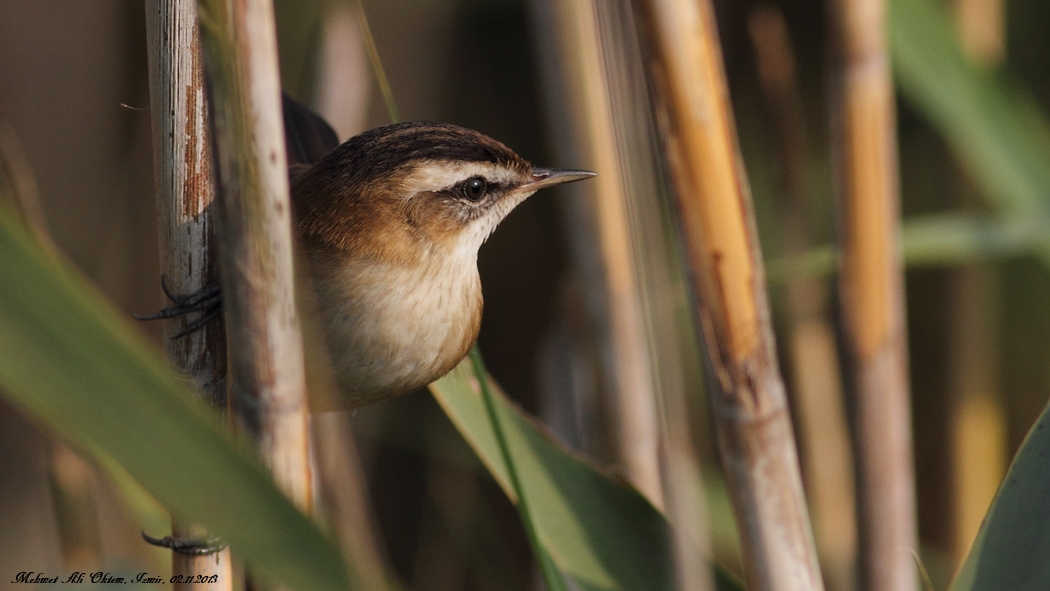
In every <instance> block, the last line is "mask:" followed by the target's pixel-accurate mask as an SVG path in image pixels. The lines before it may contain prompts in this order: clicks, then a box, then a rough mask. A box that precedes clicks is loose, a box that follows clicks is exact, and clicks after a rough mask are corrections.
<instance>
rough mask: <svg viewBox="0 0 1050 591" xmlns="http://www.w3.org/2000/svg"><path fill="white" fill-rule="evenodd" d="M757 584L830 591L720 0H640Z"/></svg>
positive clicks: (723, 448) (732, 481)
mask: <svg viewBox="0 0 1050 591" xmlns="http://www.w3.org/2000/svg"><path fill="white" fill-rule="evenodd" d="M635 6H636V7H637V12H638V14H639V15H641V17H642V22H641V25H642V26H641V28H642V32H643V37H644V38H645V40H646V45H647V48H648V54H649V60H650V68H649V73H650V76H651V82H652V87H653V90H654V92H655V95H656V114H657V121H658V123H659V127H660V132H661V136H662V138H663V144H664V152H665V156H666V158H667V161H668V168H669V170H670V173H671V177H672V181H673V186H674V189H675V194H676V198H677V203H678V209H679V216H680V227H681V229H682V233H683V240H684V244H685V254H686V258H687V260H688V263H689V265H690V266H691V278H692V281H693V285H692V287H693V292H694V295H695V297H696V300H697V311H696V318H697V320H698V324H699V331H700V333H701V334H702V339H703V342H704V343H705V348H706V352H707V359H708V363H709V373H708V376H709V382H710V388H709V390H708V395H709V401H710V405H711V408H712V413H713V419H714V423H715V431H716V437H717V440H718V444H719V453H720V455H721V457H722V465H723V468H724V469H725V473H726V481H727V484H728V485H729V489H730V493H731V496H732V499H733V506H734V510H735V513H736V516H737V523H738V525H739V530H740V537H741V544H742V547H743V548H742V549H743V554H744V562H745V572H746V577H747V583H748V587H749V588H750V589H752V590H755V591H759V590H767V589H768V590H778V591H779V590H785V591H786V590H804V589H822V588H823V583H822V581H821V574H820V569H819V567H818V565H817V558H816V551H815V549H814V545H813V536H812V533H811V531H810V525H809V515H808V512H807V510H806V505H805V499H804V497H803V492H802V481H801V476H800V474H799V466H798V456H797V454H796V451H795V449H796V446H795V440H794V434H793V432H792V427H791V420H790V417H789V415H788V407H787V399H786V395H785V391H784V384H783V379H782V378H781V376H780V369H779V367H778V365H777V360H776V354H775V351H774V342H773V334H772V327H771V324H770V319H769V303H768V300H767V296H766V293H765V274H764V271H763V268H762V258H761V255H760V252H759V248H758V241H757V238H756V236H755V221H754V212H753V210H752V204H751V196H750V190H749V188H748V183H747V178H746V176H745V175H744V167H743V163H742V162H741V159H740V155H739V149H738V146H737V139H736V129H735V126H734V123H733V115H732V110H731V107H730V105H729V101H728V95H729V91H728V89H727V87H726V82H725V73H724V71H723V65H722V57H721V51H720V48H719V43H718V34H717V30H716V28H715V20H714V12H713V9H712V7H711V4H710V2H706V1H700V2H696V1H693V0H636V2H635Z"/></svg>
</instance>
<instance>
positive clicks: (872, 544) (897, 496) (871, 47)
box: [829, 0, 918, 591]
mask: <svg viewBox="0 0 1050 591" xmlns="http://www.w3.org/2000/svg"><path fill="white" fill-rule="evenodd" d="M885 17H886V4H885V2H883V1H882V0H836V1H834V2H831V3H830V4H829V22H830V28H831V36H832V38H834V39H835V41H836V45H837V47H836V51H835V52H834V54H833V55H834V60H833V68H834V72H833V74H832V80H833V85H834V87H833V99H832V100H833V105H834V107H833V111H834V113H833V123H832V130H833V147H834V149H835V152H834V154H833V155H834V157H835V159H836V162H835V164H836V170H837V176H838V182H839V188H838V193H839V196H838V198H839V202H840V204H841V206H840V208H839V209H840V229H839V235H840V238H839V240H840V251H841V253H842V254H841V259H840V265H841V270H840V277H839V294H840V299H841V301H842V326H843V333H844V335H843V336H844V339H845V342H844V347H843V348H844V350H845V353H846V356H847V363H848V366H849V367H850V369H851V371H852V374H851V376H852V382H853V383H852V386H853V391H852V395H853V396H854V401H855V402H854V405H853V407H854V417H853V421H854V438H855V442H856V447H855V453H856V457H857V483H858V511H859V524H860V555H861V557H860V571H861V581H862V585H861V588H862V589H865V590H867V591H910V590H914V589H915V588H916V585H917V578H916V576H915V565H914V561H913V558H912V555H911V552H912V551H915V550H917V549H918V542H917V539H916V535H917V531H916V530H917V528H916V517H915V477H914V469H913V467H912V449H911V409H910V396H909V391H908V375H907V351H906V349H907V343H906V341H905V320H904V291H903V283H904V280H903V270H902V261H901V256H900V237H899V226H900V219H899V217H900V215H899V211H898V207H899V206H898V186H897V185H898V180H897V161H896V158H897V145H896V117H895V113H894V102H893V101H894V97H893V84H892V81H891V79H890V68H889V56H888V54H887V52H886V27H885V22H886V18H885Z"/></svg>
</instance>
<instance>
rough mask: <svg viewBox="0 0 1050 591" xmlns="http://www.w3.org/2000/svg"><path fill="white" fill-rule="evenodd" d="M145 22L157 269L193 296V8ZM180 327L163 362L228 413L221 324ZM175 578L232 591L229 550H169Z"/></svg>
mask: <svg viewBox="0 0 1050 591" xmlns="http://www.w3.org/2000/svg"><path fill="white" fill-rule="evenodd" d="M146 23H147V27H146V31H147V35H148V43H149V47H150V52H149V57H150V104H151V107H152V108H151V110H150V113H151V116H152V118H153V154H154V158H153V160H154V174H155V180H156V190H157V212H158V216H159V218H160V219H159V222H160V223H159V227H160V232H159V235H160V253H161V259H162V260H161V268H162V269H164V277H166V281H167V285H168V288H169V289H170V290H172V291H173V292H174V293H177V294H190V293H194V292H196V291H198V290H200V289H202V288H203V287H204V286H206V285H208V284H209V283H214V282H215V281H216V275H217V260H216V256H215V245H214V232H213V225H212V210H211V206H212V202H213V200H214V196H215V193H214V185H213V177H212V167H211V149H210V146H209V141H210V138H209V134H208V133H207V126H206V121H207V112H206V101H205V96H204V95H205V93H204V78H203V75H202V70H201V55H200V41H199V37H198V29H197V7H196V3H195V2H194V1H193V0H149V1H148V2H147V3H146ZM185 324H186V319H185V318H180V319H172V320H169V321H167V322H166V323H165V334H166V335H167V336H168V337H169V338H166V339H165V346H166V349H167V352H168V357H169V358H170V359H171V360H172V363H173V364H174V365H175V366H176V367H177V368H179V369H180V370H181V371H182V372H184V373H185V374H187V375H188V376H189V378H190V380H191V382H192V383H193V384H194V385H195V386H196V387H197V390H198V391H199V392H200V393H201V395H202V396H203V397H204V398H205V399H206V401H208V402H209V403H210V404H211V405H212V406H213V407H215V408H216V409H217V411H218V412H225V392H223V391H222V388H221V384H222V378H223V377H224V376H225V373H226V338H225V334H224V333H223V329H222V325H221V323H216V322H212V323H209V324H208V325H206V326H205V327H204V328H203V329H201V330H199V331H195V332H193V333H191V334H188V335H185V336H184V337H181V338H178V339H173V338H170V337H171V335H174V334H175V333H177V332H179V331H180V330H182V328H184V327H185ZM172 535H173V536H174V537H177V538H190V539H206V538H207V537H208V534H207V532H206V531H205V530H204V529H203V528H201V527H200V526H197V525H193V524H187V523H180V522H178V521H173V523H172ZM172 574H173V575H176V576H180V577H181V579H182V580H184V581H196V580H211V575H213V574H217V575H218V577H216V579H215V582H214V583H200V584H193V585H191V584H188V583H187V584H179V585H176V586H175V588H176V589H182V588H187V589H188V588H193V589H201V590H203V589H207V590H215V591H218V590H222V589H231V588H232V584H233V577H232V571H231V564H230V551H229V549H228V548H227V549H223V550H220V551H219V552H218V553H216V554H214V555H192V554H184V553H181V552H172ZM198 575H200V576H198Z"/></svg>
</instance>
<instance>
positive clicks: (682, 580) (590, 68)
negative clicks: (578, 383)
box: [558, 1, 714, 590]
mask: <svg viewBox="0 0 1050 591" xmlns="http://www.w3.org/2000/svg"><path fill="white" fill-rule="evenodd" d="M566 12H568V14H563V15H559V17H558V23H564V24H565V27H564V28H563V37H565V38H566V40H567V42H566V43H565V45H566V46H567V48H566V51H567V52H568V54H567V56H566V59H565V62H567V63H570V64H571V63H576V64H578V65H579V66H580V67H581V68H582V69H584V71H585V73H584V74H583V75H577V76H572V77H571V78H570V80H572V81H576V83H577V84H580V83H584V84H586V85H587V86H588V87H589V88H588V89H587V90H586V91H584V92H578V93H571V94H573V95H579V96H580V97H581V98H583V99H584V100H581V101H579V103H580V104H578V105H576V109H577V112H579V113H581V115H579V116H578V119H579V120H580V121H582V122H584V123H586V124H590V126H591V130H592V131H589V132H588V133H581V134H579V136H580V137H587V138H589V140H590V142H589V148H590V152H591V153H592V154H595V155H597V156H601V157H600V158H598V159H596V160H595V164H594V166H595V170H600V171H601V175H602V176H603V177H610V178H609V183H610V184H611V185H613V186H614V187H615V192H614V191H612V190H611V189H612V187H609V188H607V187H603V186H601V185H600V184H599V185H593V186H592V188H594V189H597V190H598V191H600V193H599V196H598V198H599V199H600V201H599V202H598V203H597V206H598V208H599V213H600V215H599V216H596V217H597V219H598V221H599V224H600V225H601V226H605V229H604V230H603V231H601V232H600V233H599V234H600V235H602V234H604V235H608V234H609V233H610V232H613V233H615V234H614V235H613V236H612V238H611V240H606V241H605V242H606V243H608V242H611V243H612V244H613V245H616V244H617V243H623V245H624V246H625V247H626V251H627V252H623V253H617V252H616V249H611V248H609V247H605V248H604V249H603V250H604V252H605V260H606V261H607V263H606V264H607V265H608V266H611V265H612V264H613V261H616V260H618V261H620V262H619V263H618V264H619V265H620V266H622V267H623V268H624V269H625V270H628V271H629V272H630V277H631V285H630V287H631V289H632V292H633V293H632V294H630V295H631V299H632V300H633V301H632V302H630V304H631V308H633V309H637V312H636V314H638V316H639V317H638V318H637V319H636V320H633V322H636V323H638V325H639V326H638V327H637V329H636V330H637V331H638V332H637V333H636V335H637V336H635V339H636V340H635V344H634V346H633V348H632V349H630V351H633V355H635V356H637V357H638V360H639V363H644V370H645V375H644V377H645V378H646V380H647V389H648V392H646V396H645V399H649V400H650V402H649V403H648V404H649V405H650V407H652V406H654V405H655V407H656V412H655V413H654V415H655V416H654V417H653V419H651V420H653V421H654V423H655V424H654V425H653V429H654V430H656V433H657V435H658V441H657V443H658V445H659V447H658V451H659V460H660V461H659V477H660V484H661V487H662V489H663V499H662V500H663V503H662V505H663V507H664V509H665V511H666V512H667V514H668V516H669V519H670V520H671V522H672V523H674V524H675V527H674V528H673V530H672V536H673V539H672V547H673V549H674V550H673V551H674V564H675V580H676V582H677V585H678V587H679V588H681V589H697V590H701V589H710V588H713V587H714V581H713V578H712V570H711V568H710V565H709V561H710V559H711V556H712V551H711V547H710V546H711V543H710V535H709V531H708V521H707V513H706V508H707V503H706V499H705V495H704V490H703V481H702V478H701V474H700V464H699V459H698V457H697V454H696V449H695V448H694V446H693V438H692V425H691V424H690V415H691V413H690V409H689V402H688V400H687V394H686V391H687V388H686V384H685V381H686V377H685V374H686V371H685V364H686V363H688V362H687V361H686V360H685V356H686V355H684V354H683V352H682V351H681V349H682V345H683V343H682V341H681V339H682V336H683V335H682V332H681V330H680V327H679V322H680V319H681V318H682V316H683V315H687V314H688V307H687V306H683V305H682V304H683V302H684V301H685V300H686V299H687V296H686V294H685V293H684V289H683V285H682V277H681V270H680V267H679V266H678V264H677V258H678V257H677V253H674V252H672V249H671V248H670V246H671V241H670V240H668V237H669V236H671V235H673V230H672V229H671V224H670V223H669V222H670V217H669V216H668V215H667V213H668V211H667V209H668V208H667V205H668V204H667V203H666V202H665V200H664V197H665V195H666V191H665V190H664V188H663V186H662V183H661V182H660V177H661V174H662V165H661V164H660V157H659V145H658V142H657V140H656V139H655V134H654V131H655V130H654V128H653V120H652V117H651V113H652V105H651V102H650V100H649V95H648V93H647V91H646V80H645V68H644V66H643V60H642V55H641V47H640V46H639V41H638V37H637V27H636V25H635V20H634V15H633V13H632V10H631V6H630V3H629V2H626V1H621V2H593V1H591V2H576V3H575V5H574V7H573V8H572V9H571V11H566ZM565 29H568V30H567V31H566V30H565ZM576 56H581V57H582V58H585V59H576ZM569 57H572V58H573V59H567V58H569ZM595 129H597V130H598V131H600V133H595V132H594V131H593V130H595ZM613 177H615V178H613ZM613 197H616V199H613ZM601 209H605V210H606V212H605V213H604V214H601ZM610 210H611V211H610ZM618 218H619V219H620V220H621V221H617V219H618ZM610 222H616V223H610ZM614 255H615V256H614ZM632 259H633V260H632ZM680 296H681V297H680ZM621 305H622V304H621ZM612 309H613V310H614V311H615V309H616V308H615V307H612ZM628 311H630V310H628ZM624 316H625V318H623V320H622V321H621V322H622V323H623V324H625V325H627V326H630V324H628V323H627V322H626V321H628V320H631V319H630V318H629V315H626V314H625V315H624ZM636 396H637V394H636ZM634 420H636V421H637V420H638V419H637V418H635V419H634Z"/></svg>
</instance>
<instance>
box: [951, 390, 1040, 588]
mask: <svg viewBox="0 0 1050 591" xmlns="http://www.w3.org/2000/svg"><path fill="white" fill-rule="evenodd" d="M1047 458H1050V406H1047V408H1045V409H1043V414H1042V415H1041V416H1040V417H1039V420H1038V421H1036V423H1035V426H1033V427H1032V430H1031V431H1029V432H1028V436H1027V437H1025V440H1024V443H1023V444H1022V445H1021V449H1020V451H1018V452H1017V455H1016V456H1014V461H1013V465H1011V466H1010V470H1009V471H1008V472H1007V473H1006V478H1005V479H1004V480H1003V483H1002V484H1001V485H1000V487H999V492H998V493H997V494H996V496H995V500H994V501H993V502H992V506H991V508H990V509H989V510H988V514H987V515H986V516H985V518H984V523H983V524H982V525H981V530H980V532H978V534H977V539H976V540H975V541H974V543H973V548H971V549H970V554H969V556H967V558H966V562H965V563H964V564H963V567H962V569H961V570H960V571H959V574H958V576H957V577H956V578H955V581H954V582H953V583H952V586H951V591H998V590H1000V589H1010V591H1037V590H1039V591H1042V590H1044V589H1050V560H1047V557H1050V502H1048V499H1050V470H1048V469H1047Z"/></svg>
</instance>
